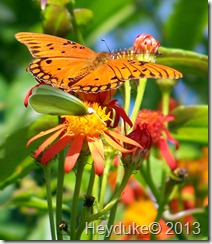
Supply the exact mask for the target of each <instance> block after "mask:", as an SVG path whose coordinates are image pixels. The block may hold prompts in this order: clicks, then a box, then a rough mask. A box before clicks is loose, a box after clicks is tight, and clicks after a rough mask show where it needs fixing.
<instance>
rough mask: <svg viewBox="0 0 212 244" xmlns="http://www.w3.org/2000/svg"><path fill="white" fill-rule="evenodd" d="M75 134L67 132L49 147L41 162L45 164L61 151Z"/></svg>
mask: <svg viewBox="0 0 212 244" xmlns="http://www.w3.org/2000/svg"><path fill="white" fill-rule="evenodd" d="M72 138H73V135H70V134H68V135H67V134H66V135H64V136H63V137H61V138H60V139H59V140H58V141H57V142H55V143H54V144H53V145H52V146H51V147H49V148H48V149H47V150H46V151H45V153H44V154H43V156H42V158H41V163H43V164H45V163H47V162H48V161H49V160H51V159H52V158H53V157H54V156H55V155H56V154H57V153H59V152H60V151H61V150H62V149H63V148H64V147H66V146H67V145H68V143H69V142H70V141H71V140H72Z"/></svg>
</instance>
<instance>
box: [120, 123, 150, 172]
mask: <svg viewBox="0 0 212 244" xmlns="http://www.w3.org/2000/svg"><path fill="white" fill-rule="evenodd" d="M147 126H148V124H144V125H143V127H142V128H141V127H139V126H137V127H136V128H135V130H133V131H132V132H131V133H130V134H129V135H127V137H129V138H131V139H133V140H134V141H136V142H138V143H139V144H140V145H141V146H142V149H141V148H136V149H135V150H134V151H132V152H131V153H123V154H122V160H123V162H124V165H125V166H126V167H131V166H134V169H138V168H139V167H140V166H141V164H142V162H143V160H144V159H145V157H146V156H147V153H148V152H149V150H150V148H151V145H152V137H151V134H150V132H149V131H148V129H147ZM125 148H126V149H129V150H130V149H132V148H133V146H132V145H129V144H125Z"/></svg>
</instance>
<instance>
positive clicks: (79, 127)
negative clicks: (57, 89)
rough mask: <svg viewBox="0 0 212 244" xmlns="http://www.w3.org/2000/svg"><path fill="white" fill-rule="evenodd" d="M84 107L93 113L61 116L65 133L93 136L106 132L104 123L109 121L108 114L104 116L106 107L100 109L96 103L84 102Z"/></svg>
mask: <svg viewBox="0 0 212 244" xmlns="http://www.w3.org/2000/svg"><path fill="white" fill-rule="evenodd" d="M85 105H86V106H87V107H90V108H92V109H93V110H94V113H91V114H86V115H83V116H61V117H62V118H65V124H66V125H67V129H66V130H67V132H69V131H70V132H73V133H74V134H75V135H78V134H83V135H85V136H95V135H100V134H102V133H103V132H104V131H106V130H108V128H107V126H106V123H105V122H107V121H108V120H110V113H107V114H106V109H107V107H101V106H100V105H99V104H98V103H87V102H85Z"/></svg>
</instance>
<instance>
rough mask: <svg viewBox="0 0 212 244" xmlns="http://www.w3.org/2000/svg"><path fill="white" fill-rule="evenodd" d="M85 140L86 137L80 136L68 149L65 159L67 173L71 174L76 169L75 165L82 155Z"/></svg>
mask: <svg viewBox="0 0 212 244" xmlns="http://www.w3.org/2000/svg"><path fill="white" fill-rule="evenodd" d="M83 140H84V135H81V134H79V135H77V136H76V137H75V138H74V140H73V141H72V143H71V146H70V147H69V149H68V152H67V155H66V159H65V165H64V171H65V172H66V173H69V172H70V171H71V170H72V168H73V167H74V165H75V163H76V161H77V159H78V157H79V155H80V152H81V149H82V144H83Z"/></svg>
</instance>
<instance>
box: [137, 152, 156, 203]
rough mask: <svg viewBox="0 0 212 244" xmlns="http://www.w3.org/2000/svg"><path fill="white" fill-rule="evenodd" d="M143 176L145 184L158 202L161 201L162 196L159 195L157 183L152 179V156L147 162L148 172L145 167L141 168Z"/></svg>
mask: <svg viewBox="0 0 212 244" xmlns="http://www.w3.org/2000/svg"><path fill="white" fill-rule="evenodd" d="M141 174H142V176H143V178H144V180H145V182H146V183H147V185H148V186H149V188H150V190H151V192H152V193H153V195H154V197H155V199H156V201H157V202H159V201H160V198H159V196H160V194H159V192H158V190H157V188H156V186H155V183H154V181H153V179H152V172H151V161H150V155H149V157H148V158H147V160H146V170H145V169H144V167H142V168H141Z"/></svg>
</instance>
